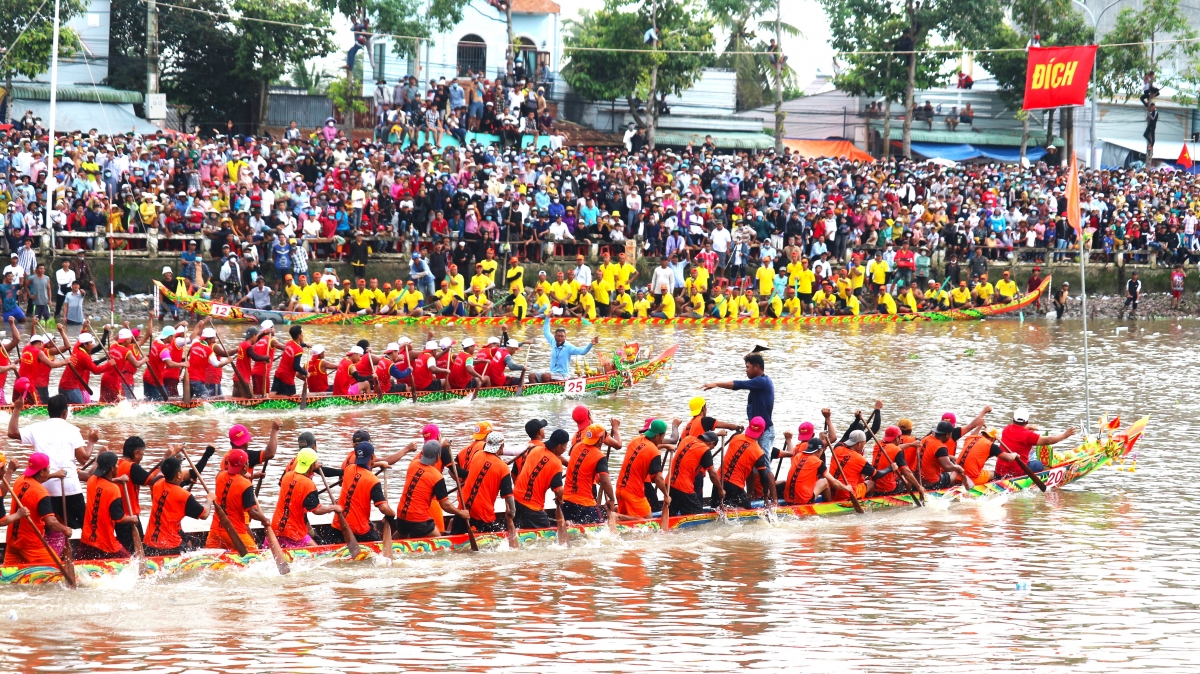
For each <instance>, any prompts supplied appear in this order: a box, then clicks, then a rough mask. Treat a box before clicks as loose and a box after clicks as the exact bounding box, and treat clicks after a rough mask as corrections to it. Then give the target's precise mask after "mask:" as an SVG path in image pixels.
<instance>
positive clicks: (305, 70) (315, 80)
mask: <svg viewBox="0 0 1200 674" xmlns="http://www.w3.org/2000/svg"><path fill="white" fill-rule="evenodd" d="M290 77H291V80H292V86H294V87H296V88H298V89H303V90H305V91H306V92H308V95H310V96H317V95H320V94H322V93H324V90H325V87H326V86H327V83H326V80H328V79H329V73H327V72H325V71H324V70H322V69H318V68H317V66H316V65H309V64H308V63H307V62H305V61H303V60H301V61H294V62H292V68H291V76H290Z"/></svg>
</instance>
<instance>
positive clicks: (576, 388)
mask: <svg viewBox="0 0 1200 674" xmlns="http://www.w3.org/2000/svg"><path fill="white" fill-rule="evenodd" d="M586 391H587V380H586V379H568V380H566V381H565V382H563V395H568V396H577V395H583V394H584V393H585V392H586Z"/></svg>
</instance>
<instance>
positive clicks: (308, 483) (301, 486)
mask: <svg viewBox="0 0 1200 674" xmlns="http://www.w3.org/2000/svg"><path fill="white" fill-rule="evenodd" d="M293 327H299V326H293ZM285 353H286V351H285ZM319 467H320V462H319V461H318V459H317V453H316V452H315V451H313V450H312V449H311V448H308V447H305V448H304V449H301V450H300V451H299V452H298V453H297V454H296V467H295V469H294V470H292V471H289V472H287V473H285V474H284V476H283V479H282V480H281V481H280V483H279V502H278V503H277V504H276V505H275V512H274V513H273V515H272V517H271V529H272V530H273V531H274V532H275V536H276V538H278V539H279V546H280V547H282V548H303V547H307V546H310V545H315V544H316V542H315V541H313V538H312V535H311V531H312V526H311V525H310V524H309V523H308V513H310V512H311V513H312V514H314V515H324V514H325V513H331V512H332V513H340V512H342V507H341V506H338V505H333V504H330V503H324V502H322V501H321V497H320V496H319V495H318V494H317V485H316V484H314V483H313V481H312V478H310V477H309V475H311V474H312V472H313V470H314V469H316V468H319Z"/></svg>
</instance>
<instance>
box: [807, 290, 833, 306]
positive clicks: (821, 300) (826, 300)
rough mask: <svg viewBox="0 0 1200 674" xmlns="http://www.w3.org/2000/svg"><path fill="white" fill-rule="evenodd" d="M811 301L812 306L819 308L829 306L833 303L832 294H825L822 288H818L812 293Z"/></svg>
mask: <svg viewBox="0 0 1200 674" xmlns="http://www.w3.org/2000/svg"><path fill="white" fill-rule="evenodd" d="M812 301H813V305H814V306H816V307H818V308H821V309H824V308H826V307H831V306H833V304H834V299H833V295H826V294H825V291H824V290H818V291H817V292H815V293H813V298H812Z"/></svg>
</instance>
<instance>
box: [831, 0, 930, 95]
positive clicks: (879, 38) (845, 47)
mask: <svg viewBox="0 0 1200 674" xmlns="http://www.w3.org/2000/svg"><path fill="white" fill-rule="evenodd" d="M821 6H822V7H824V8H825V13H826V16H828V17H829V27H830V33H831V35H832V37H831V39H830V45H831V46H832V47H833V48H834V49H836V50H838V51H839V52H844V53H845V54H844V55H843V56H839V57H838V58H839V60H841V61H842V62H843V63H844V64H845V65H844V67H843V68H842V69H841V72H839V73H838V74H837V75H835V76H834V78H833V83H834V84H835V85H836V86H837V87H838V88H839V89H841V90H843V91H845V92H846V93H848V94H851V95H854V96H868V97H872V98H875V97H878V98H883V99H886V100H888V101H891V102H898V101H900V100H902V99H903V97H904V89H905V87H906V86H907V82H908V71H907V67H908V55H907V54H893V53H888V52H891V51H892V50H894V49H896V48H897V46H898V45H899V44H900V41H901V38H902V37H903V35H904V33H905V30H906V28H907V26H908V24H907V20H906V18H905V17H904V15H903V11H902V10H903V7H899V8H898V7H895V6H893V5H891V4H889V3H886V2H876V1H874V0H850V1H849V2H846V1H845V0H821ZM849 52H865V53H849ZM872 52H873V53H872ZM946 57H947V55H946V54H918V55H917V82H916V84H917V87H918V88H922V89H923V88H926V87H931V86H933V85H934V84H936V82H937V77H938V71H939V70H940V69H941V67H942V64H943V63H945V61H946Z"/></svg>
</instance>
